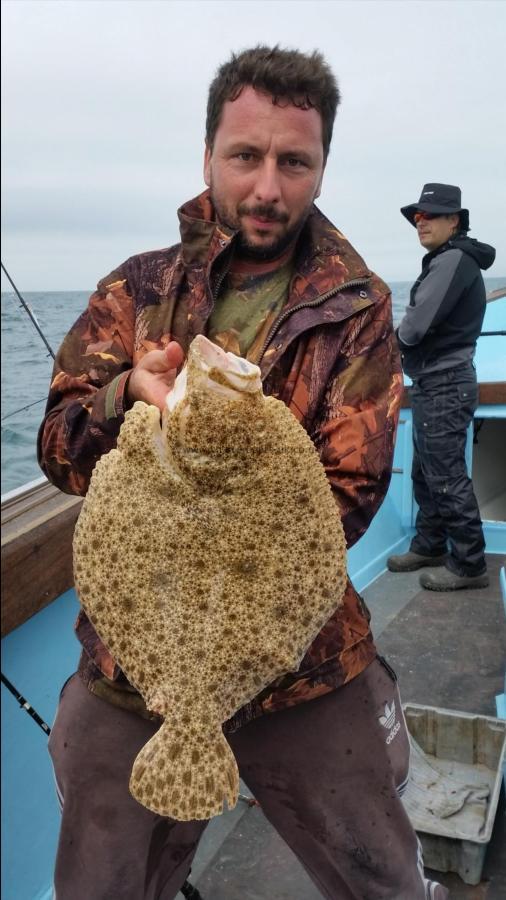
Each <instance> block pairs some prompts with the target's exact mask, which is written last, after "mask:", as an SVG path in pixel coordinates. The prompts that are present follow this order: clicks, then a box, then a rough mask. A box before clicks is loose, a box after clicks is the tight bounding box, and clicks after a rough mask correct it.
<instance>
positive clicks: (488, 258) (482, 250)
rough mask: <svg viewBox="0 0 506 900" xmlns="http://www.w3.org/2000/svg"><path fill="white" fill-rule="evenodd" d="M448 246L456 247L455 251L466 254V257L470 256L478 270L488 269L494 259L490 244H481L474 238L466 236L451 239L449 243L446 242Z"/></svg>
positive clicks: (492, 248) (493, 250)
mask: <svg viewBox="0 0 506 900" xmlns="http://www.w3.org/2000/svg"><path fill="white" fill-rule="evenodd" d="M448 246H449V247H456V248H457V250H462V252H463V253H467V255H468V256H471V257H472V258H473V259H474V261H475V262H476V263H478V265H479V267H480V269H489V268H490V266H491V265H492V263H493V262H494V259H495V248H494V247H491V246H490V244H482V243H481V241H477V240H476V238H470V237H467V236H466V235H459V236H458V237H455V238H452V240H451V241H448Z"/></svg>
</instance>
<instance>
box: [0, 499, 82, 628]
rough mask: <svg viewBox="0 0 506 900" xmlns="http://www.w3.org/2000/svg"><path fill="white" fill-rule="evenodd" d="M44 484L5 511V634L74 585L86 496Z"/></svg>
mask: <svg viewBox="0 0 506 900" xmlns="http://www.w3.org/2000/svg"><path fill="white" fill-rule="evenodd" d="M43 487H44V488H47V489H45V490H43V491H35V492H33V494H32V496H31V497H30V496H27V495H26V496H25V495H21V496H20V497H18V498H16V500H15V502H14V503H13V502H12V501H8V504H6V509H5V510H4V509H2V519H4V513H5V525H3V527H2V555H1V570H2V614H1V633H2V637H3V636H4V635H6V634H8V633H9V632H10V631H12V630H13V629H14V628H17V627H18V626H19V625H22V624H23V622H26V620H27V619H29V618H30V617H31V616H33V615H35V614H36V613H37V612H39V610H41V609H43V608H44V607H45V606H47V605H48V603H51V601H52V600H54V599H55V598H56V597H58V596H59V595H60V594H62V593H63V592H64V591H66V590H68V589H69V588H70V587H72V585H73V571H72V538H73V534H74V526H75V523H76V520H77V517H78V515H79V511H80V509H81V504H82V498H81V497H73V496H69V495H66V494H63V493H62V492H61V491H59V490H58V489H57V488H54V487H53V486H52V485H47V486H46V485H44V486H43Z"/></svg>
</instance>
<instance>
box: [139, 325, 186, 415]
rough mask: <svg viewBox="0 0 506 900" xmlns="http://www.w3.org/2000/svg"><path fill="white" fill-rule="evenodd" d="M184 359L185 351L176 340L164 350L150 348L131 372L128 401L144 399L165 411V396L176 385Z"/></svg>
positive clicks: (145, 401)
mask: <svg viewBox="0 0 506 900" xmlns="http://www.w3.org/2000/svg"><path fill="white" fill-rule="evenodd" d="M183 360H184V354H183V351H182V349H181V347H180V346H179V344H177V343H176V341H171V342H170V344H167V346H166V347H165V349H164V350H150V352H149V353H146V355H145V356H143V357H142V359H141V361H140V362H138V363H137V365H136V366H135V367H134V368H133V369H132V371H131V373H130V378H129V379H128V387H127V396H128V401H129V402H130V403H135V401H136V400H144V403H150V404H152V405H153V406H157V407H158V409H159V410H160V411H162V412H163V410H164V409H165V398H166V396H167V394H168V392H169V391H170V390H172V388H173V387H174V381H175V380H176V374H177V369H178V368H179V366H181V364H182V362H183Z"/></svg>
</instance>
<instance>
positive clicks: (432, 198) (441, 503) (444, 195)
mask: <svg viewBox="0 0 506 900" xmlns="http://www.w3.org/2000/svg"><path fill="white" fill-rule="evenodd" d="M401 213H402V215H403V216H405V218H406V219H407V220H408V222H410V223H411V225H413V226H414V227H415V228H416V230H417V233H418V239H419V241H420V243H421V245H422V247H424V248H425V250H427V251H428V252H427V253H426V255H425V256H424V257H423V260H422V272H421V274H420V275H419V277H418V278H417V280H416V281H415V283H414V285H413V287H412V289H411V293H410V300H409V305H408V306H407V307H406V314H405V315H404V318H403V319H402V321H401V323H400V325H399V327H398V329H397V331H396V334H397V340H398V343H399V347H400V350H401V356H402V364H403V369H404V371H405V372H406V374H407V375H409V376H410V378H411V380H412V382H413V385H412V388H411V406H412V412H413V444H414V452H413V466H412V473H411V474H412V479H413V488H414V494H415V499H416V501H417V503H418V506H419V511H418V514H417V518H416V534H415V536H414V537H413V540H412V541H411V545H410V548H409V550H408V552H407V553H404V554H401V555H399V556H391V557H390V558H389V559H388V560H387V565H388V568H389V569H390V571H391V572H411V571H415V570H416V569H421V568H425V567H427V568H428V571H426V572H423V573H422V574H421V576H420V584H421V585H422V587H424V588H427V589H428V590H433V591H455V590H459V589H462V588H484V587H487V585H488V575H487V567H486V563H485V554H484V550H485V541H484V538H483V529H482V524H481V518H480V512H479V509H478V504H477V501H476V497H475V495H474V491H473V485H472V481H471V479H470V478H469V476H468V474H467V466H466V460H465V448H466V438H467V430H468V426H469V423H470V422H471V421H472V419H473V415H474V411H475V409H476V407H477V405H478V384H477V379H476V369H475V366H474V363H473V358H474V354H475V350H476V340H477V338H478V335H479V334H480V330H481V325H482V322H483V317H484V314H485V285H484V283H483V277H482V274H481V269H488V268H489V267H490V266H491V265H492V263H493V262H494V259H495V250H494V248H493V247H491V246H489V245H488V244H483V243H480V242H479V241H477V240H473V239H472V238H469V237H468V236H467V232H468V231H469V210H467V209H464V208H463V207H462V204H461V192H460V188H459V187H457V186H456V185H453V184H438V183H430V184H425V185H424V187H423V189H422V192H421V194H420V199H419V200H418V202H416V203H410V204H409V205H408V206H403V207H401Z"/></svg>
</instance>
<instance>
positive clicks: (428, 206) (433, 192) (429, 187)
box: [401, 183, 469, 231]
mask: <svg viewBox="0 0 506 900" xmlns="http://www.w3.org/2000/svg"><path fill="white" fill-rule="evenodd" d="M416 212H427V213H435V214H436V215H443V216H451V215H452V214H453V213H459V215H460V227H461V229H462V230H463V231H469V210H468V209H463V208H462V205H461V194H460V188H459V187H457V186H456V185H455V184H434V183H433V184H424V186H423V188H422V193H421V194H420V199H419V201H418V203H410V204H409V205H408V206H401V213H402V215H403V216H405V217H406V219H407V220H408V222H411V224H412V225H414V224H415V219H414V216H415V213H416Z"/></svg>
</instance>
